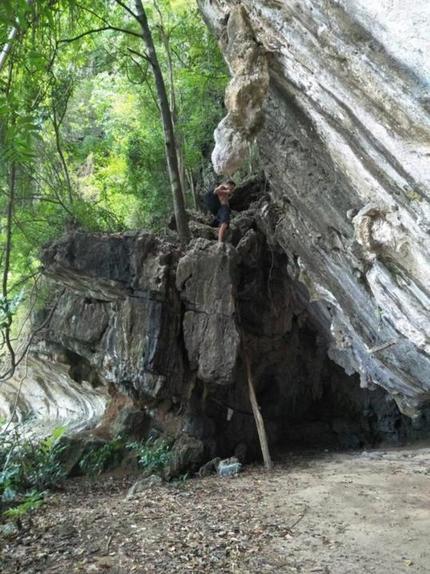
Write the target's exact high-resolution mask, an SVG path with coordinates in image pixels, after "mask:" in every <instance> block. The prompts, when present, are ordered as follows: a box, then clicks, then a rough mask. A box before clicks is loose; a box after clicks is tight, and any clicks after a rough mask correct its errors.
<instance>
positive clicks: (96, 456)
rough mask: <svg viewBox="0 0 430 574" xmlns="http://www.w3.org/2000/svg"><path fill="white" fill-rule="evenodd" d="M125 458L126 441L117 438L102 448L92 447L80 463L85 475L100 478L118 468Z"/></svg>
mask: <svg viewBox="0 0 430 574" xmlns="http://www.w3.org/2000/svg"><path fill="white" fill-rule="evenodd" d="M123 456H124V440H123V439H122V438H121V437H116V438H114V439H112V440H111V441H109V442H107V443H106V444H104V445H102V446H100V447H96V446H94V447H92V448H91V449H90V450H89V451H88V452H87V453H86V454H85V455H84V456H83V457H82V459H81V460H80V461H79V468H80V469H81V470H82V472H83V473H84V474H88V475H90V476H98V475H100V474H102V473H103V472H105V471H106V470H108V469H109V468H112V467H114V466H117V465H118V464H119V463H120V462H121V460H122V458H123Z"/></svg>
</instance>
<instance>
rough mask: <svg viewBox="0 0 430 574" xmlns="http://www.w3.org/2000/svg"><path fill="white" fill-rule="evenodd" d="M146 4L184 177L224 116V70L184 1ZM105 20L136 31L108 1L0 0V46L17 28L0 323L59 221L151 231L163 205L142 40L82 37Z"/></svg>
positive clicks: (3, 192) (8, 69)
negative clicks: (172, 108)
mask: <svg viewBox="0 0 430 574" xmlns="http://www.w3.org/2000/svg"><path fill="white" fill-rule="evenodd" d="M145 7H146V8H147V10H148V16H149V19H150V25H151V29H152V31H153V35H154V41H155V44H156V49H157V53H158V56H159V60H160V65H161V67H162V71H163V74H164V77H165V79H166V83H167V88H168V91H169V94H170V96H171V97H172V96H173V95H174V96H175V98H174V99H175V101H176V121H175V125H176V131H177V136H178V141H179V143H180V148H181V157H182V160H183V165H184V172H185V175H186V177H185V182H187V181H188V179H189V178H192V179H193V180H196V179H198V177H199V173H200V171H201V170H202V167H203V166H204V164H205V162H207V157H208V155H209V151H210V147H211V141H212V132H213V129H214V127H215V125H216V124H217V122H218V121H219V119H220V118H221V117H222V115H223V92H224V88H225V86H226V83H227V73H226V68H225V65H224V62H223V60H222V57H221V54H220V52H219V50H218V47H217V44H216V41H215V40H214V39H213V38H212V37H211V35H210V34H209V33H208V31H207V28H206V26H205V25H204V23H203V21H202V20H201V17H200V15H199V13H198V11H197V10H196V8H195V6H194V5H193V4H191V3H189V2H185V1H182V0H157V2H155V1H154V0H153V1H152V2H148V3H145ZM106 24H109V25H111V26H114V27H117V28H120V29H122V30H126V31H129V32H134V33H136V32H138V31H139V28H138V25H137V23H136V22H135V21H134V20H133V18H131V17H130V16H129V14H128V13H127V12H126V11H125V10H124V9H123V8H122V7H121V6H120V5H118V4H117V3H116V2H110V1H108V0H91V1H89V0H80V1H79V2H77V1H76V0H58V1H57V2H55V3H52V2H34V3H33V5H32V6H29V5H28V3H27V1H26V0H14V1H11V0H3V1H2V2H0V46H3V45H4V44H5V43H6V41H7V38H8V35H9V33H10V30H11V28H12V27H15V26H18V28H19V34H18V35H17V37H16V39H15V41H14V43H13V45H12V49H11V51H10V54H9V56H8V59H7V63H6V65H5V66H4V67H3V69H2V70H0V252H1V251H2V252H3V253H0V260H2V261H3V262H4V261H5V258H4V253H5V250H6V249H8V250H9V251H10V255H11V259H10V269H9V271H8V272H7V273H6V275H7V279H8V282H7V288H6V292H5V293H3V303H2V308H1V310H0V314H1V318H0V320H3V318H4V317H5V316H6V317H8V318H9V319H11V318H12V315H11V314H10V310H11V307H12V306H13V302H14V301H15V298H16V297H18V296H19V293H20V292H21V291H22V290H23V289H24V295H25V296H26V300H27V301H28V300H29V297H28V293H29V291H32V290H34V288H35V281H36V279H35V276H36V274H37V271H38V269H39V268H40V261H39V253H40V250H41V247H42V246H43V245H44V244H46V243H47V242H48V241H51V240H52V239H54V238H56V237H57V236H59V235H61V234H62V233H63V232H64V230H65V229H66V228H70V227H82V228H84V229H88V230H91V231H101V232H112V231H121V230H124V229H128V228H140V227H150V228H152V229H154V230H159V229H161V228H162V227H164V226H165V224H166V222H167V220H168V218H169V216H170V215H171V213H172V197H171V191H170V188H169V178H168V173H167V166H166V160H165V150H164V141H163V130H162V126H161V123H160V115H159V109H158V104H157V101H156V98H155V97H154V96H155V85H154V79H153V76H152V73H151V70H150V68H149V65H148V62H147V61H146V60H145V58H142V57H140V56H139V53H143V52H144V46H143V42H142V40H141V39H140V38H139V37H136V36H135V35H132V34H128V33H123V32H119V31H116V30H106V31H103V32H99V33H96V34H86V32H88V31H90V30H94V29H98V28H101V27H104V26H106ZM166 38H167V40H168V41H167V44H166V42H165V39H166ZM69 40H70V41H69ZM72 40H73V41H72ZM13 174H15V177H14V178H13V177H12V176H13ZM12 183H14V185H12ZM185 187H186V189H185V197H186V201H187V202H188V205H190V204H191V203H192V200H191V193H190V191H189V189H188V187H189V186H188V185H187V184H186V186H185ZM11 203H12V217H11V222H12V241H11V242H8V238H7V233H6V230H7V225H6V223H7V208H8V206H10V204H11ZM1 255H3V258H1ZM8 313H9V315H8ZM22 315H23V316H26V315H27V314H26V313H22ZM14 319H16V317H15V314H14Z"/></svg>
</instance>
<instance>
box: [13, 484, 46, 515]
mask: <svg viewBox="0 0 430 574" xmlns="http://www.w3.org/2000/svg"><path fill="white" fill-rule="evenodd" d="M44 495H45V493H44V492H39V491H37V490H31V491H30V492H26V493H25V495H24V498H23V501H22V502H20V503H19V504H18V505H17V506H14V507H13V508H9V509H8V510H5V512H4V513H3V514H4V515H5V516H6V517H7V518H13V519H14V520H20V519H21V518H22V517H23V516H25V515H26V514H28V513H29V512H34V511H35V510H37V509H38V508H39V507H40V506H42V504H43V497H44Z"/></svg>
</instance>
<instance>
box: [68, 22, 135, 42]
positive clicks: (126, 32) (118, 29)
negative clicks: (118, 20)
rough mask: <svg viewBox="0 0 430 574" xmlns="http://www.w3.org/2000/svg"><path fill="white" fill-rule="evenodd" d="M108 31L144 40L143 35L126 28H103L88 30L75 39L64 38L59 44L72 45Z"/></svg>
mask: <svg viewBox="0 0 430 574" xmlns="http://www.w3.org/2000/svg"><path fill="white" fill-rule="evenodd" d="M107 30H113V31H114V32H122V33H123V34H129V35H130V36H134V37H135V38H139V39H140V40H141V39H142V35H141V34H138V33H137V32H133V31H132V30H125V29H124V28H117V27H116V26H103V27H102V28H94V29H93V30H87V31H86V32H82V34H79V35H78V36H75V37H74V38H64V39H62V40H58V42H57V43H58V44H70V43H71V42H76V40H80V39H81V38H84V37H85V36H89V35H90V34H98V33H99V32H106V31H107Z"/></svg>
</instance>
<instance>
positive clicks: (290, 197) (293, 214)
mask: <svg viewBox="0 0 430 574" xmlns="http://www.w3.org/2000/svg"><path fill="white" fill-rule="evenodd" d="M199 4H200V7H201V10H202V13H203V14H204V17H205V19H206V20H207V22H208V24H209V26H210V27H211V28H212V30H213V31H214V32H215V33H216V35H217V36H218V38H219V41H220V46H221V48H222V49H223V51H224V54H225V56H226V60H227V61H228V62H230V63H231V61H232V54H231V51H230V46H231V43H232V38H231V34H230V28H229V27H230V24H229V22H230V20H231V19H232V18H233V19H234V20H236V19H237V13H238V11H240V14H242V15H243V18H244V19H246V22H247V29H248V36H249V34H250V33H249V30H252V34H253V40H254V45H256V46H257V45H258V46H259V49H260V52H259V53H260V54H262V51H264V54H265V58H266V60H267V62H268V70H269V75H270V86H269V90H268V95H267V97H266V99H265V100H264V103H263V107H262V109H261V110H260V111H261V113H262V114H263V115H264V125H263V127H262V129H261V131H260V132H259V135H258V147H259V150H260V155H261V159H262V162H263V165H264V168H265V172H266V176H267V178H268V180H269V182H270V188H271V195H272V199H273V202H274V204H275V206H276V209H277V212H276V217H272V215H273V212H272V213H270V214H269V216H268V218H270V219H271V225H272V231H271V235H272V238H273V241H275V242H276V244H277V245H278V246H280V248H281V249H282V251H283V252H284V253H285V254H286V255H287V256H288V260H289V266H290V267H289V269H290V273H291V276H292V277H294V278H297V279H299V280H300V281H301V282H303V283H304V284H306V286H307V288H308V290H309V292H310V294H311V298H312V299H313V300H315V301H316V304H315V305H314V306H313V311H314V317H315V319H316V320H317V319H318V318H320V319H321V320H322V321H321V322H320V324H321V329H322V330H324V331H325V332H326V334H327V336H330V338H331V343H330V351H329V353H330V356H331V357H332V358H333V359H334V360H335V361H336V362H337V363H338V364H339V365H341V366H342V367H343V368H344V369H345V370H346V371H347V372H348V373H353V372H356V373H359V375H360V381H361V386H362V387H363V388H365V387H368V386H369V385H370V386H372V385H374V384H376V385H379V386H381V387H383V388H385V389H387V390H388V391H389V392H390V393H391V395H392V396H394V397H395V399H396V401H397V403H398V405H399V407H400V408H401V409H402V410H403V411H404V412H405V413H408V414H409V415H411V416H413V415H415V414H416V413H417V412H418V411H419V409H420V407H421V406H422V405H424V404H426V403H427V402H428V401H429V398H430V346H429V345H430V315H429V313H430V311H429V309H430V256H429V254H430V236H429V233H430V205H429V198H430V162H429V157H430V116H429V94H430V92H429V84H428V79H429V67H428V59H427V56H426V54H427V53H428V49H429V35H428V28H429V25H430V5H429V3H428V2H425V1H424V0H420V1H418V2H401V1H400V0H399V1H397V0H395V1H394V2H392V1H389V2H388V1H385V0H381V1H380V2H377V3H375V2H368V1H366V0H354V1H346V0H322V1H321V0H307V1H306V2H284V1H278V0H273V1H270V2H269V1H266V0H261V1H259V0H243V1H236V0H199ZM237 57H239V58H240V57H241V55H240V53H239V55H237ZM237 57H236V58H235V60H234V67H232V66H230V67H231V71H232V73H233V74H235V78H236V79H235V81H236V83H237V82H239V83H240V82H242V84H243V86H244V85H245V83H246V82H248V83H249V79H250V78H249V76H248V77H247V78H244V77H241V75H240V74H237V70H238V69H240V66H239V64H238V62H237ZM244 58H245V57H244ZM245 59H246V58H245ZM243 65H244V64H243ZM254 71H255V70H254ZM262 76H263V83H264V81H265V79H264V78H265V72H263V74H262ZM228 101H229V97H228V94H227V103H228ZM254 113H255V112H254ZM236 117H241V116H240V114H236ZM239 131H240V130H239ZM218 135H220V132H219V131H218ZM235 141H236V140H235V137H234V136H233V135H232V134H229V136H228V137H226V138H224V140H222V138H218V141H217V148H218V149H221V150H223V151H222V154H221V153H218V155H217V157H218V156H220V155H222V156H223V157H229V158H233V159H234V158H235V149H234V146H235ZM215 159H216V158H215ZM224 163H225V165H227V162H224ZM215 164H216V165H215V167H219V168H220V171H223V166H222V165H221V164H220V162H215ZM225 171H228V169H226V170H225Z"/></svg>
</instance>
